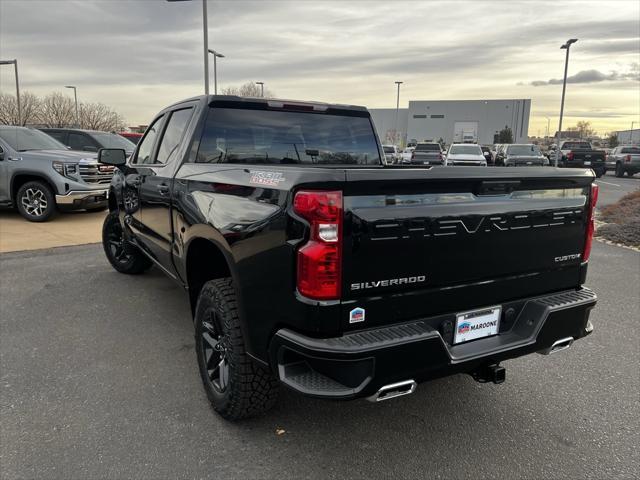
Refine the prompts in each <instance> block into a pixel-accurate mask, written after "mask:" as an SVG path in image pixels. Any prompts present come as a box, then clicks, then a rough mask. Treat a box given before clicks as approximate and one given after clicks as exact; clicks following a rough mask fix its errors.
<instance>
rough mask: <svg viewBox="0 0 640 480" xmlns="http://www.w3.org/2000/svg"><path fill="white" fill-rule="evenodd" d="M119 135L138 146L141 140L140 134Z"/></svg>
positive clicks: (127, 133)
mask: <svg viewBox="0 0 640 480" xmlns="http://www.w3.org/2000/svg"><path fill="white" fill-rule="evenodd" d="M120 135H121V136H123V137H124V138H126V139H127V140H131V141H132V142H133V143H135V144H136V145H137V144H138V142H139V141H140V139H141V138H142V134H141V133H133V132H120Z"/></svg>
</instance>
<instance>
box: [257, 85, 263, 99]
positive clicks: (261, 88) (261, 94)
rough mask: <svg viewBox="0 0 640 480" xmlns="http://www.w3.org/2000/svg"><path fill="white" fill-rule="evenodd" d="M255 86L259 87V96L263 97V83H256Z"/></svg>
mask: <svg viewBox="0 0 640 480" xmlns="http://www.w3.org/2000/svg"><path fill="white" fill-rule="evenodd" d="M256 85H260V96H261V97H264V82H256Z"/></svg>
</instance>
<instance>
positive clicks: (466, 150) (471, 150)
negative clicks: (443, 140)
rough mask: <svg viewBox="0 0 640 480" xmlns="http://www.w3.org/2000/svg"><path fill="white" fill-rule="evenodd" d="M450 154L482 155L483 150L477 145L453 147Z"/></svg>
mask: <svg viewBox="0 0 640 480" xmlns="http://www.w3.org/2000/svg"><path fill="white" fill-rule="evenodd" d="M449 153H452V154H454V155H482V150H480V147H479V146H477V145H452V146H451V150H449Z"/></svg>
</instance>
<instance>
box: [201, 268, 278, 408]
mask: <svg viewBox="0 0 640 480" xmlns="http://www.w3.org/2000/svg"><path fill="white" fill-rule="evenodd" d="M212 323H213V324H216V325H215V329H216V330H217V332H216V337H218V336H219V343H220V344H221V345H223V347H221V348H222V349H224V357H220V356H219V357H217V358H216V359H215V360H219V359H220V358H224V359H226V362H227V370H226V371H227V376H226V378H227V383H226V386H225V388H223V389H221V388H219V387H220V385H219V384H216V383H215V380H212V377H213V376H215V373H212V372H210V370H209V366H208V363H207V351H209V352H211V351H212V350H211V349H209V350H207V347H209V346H210V345H209V343H208V342H207V341H206V340H205V338H204V337H203V334H204V333H209V334H212V329H211V328H210V327H211V324H212ZM209 338H211V337H210V336H209ZM195 340H196V355H197V358H198V367H199V369H200V376H201V378H202V383H203V385H204V389H205V391H206V393H207V397H208V399H209V402H211V405H212V406H213V409H214V410H215V411H216V412H218V414H220V415H221V416H222V417H223V418H225V419H227V420H240V419H243V418H247V417H252V416H257V415H260V414H262V413H264V412H266V411H267V410H269V409H270V408H271V407H273V406H274V405H275V403H276V401H277V398H278V390H279V388H278V381H277V380H276V378H275V376H274V375H273V374H272V373H271V372H270V371H269V370H268V369H267V368H265V367H263V366H262V365H259V364H258V363H256V361H255V360H253V359H252V358H251V357H249V355H248V354H247V350H246V347H245V343H244V338H243V336H242V329H241V325H240V319H239V317H238V304H237V301H236V293H235V289H234V287H233V282H232V280H231V278H223V279H218V280H210V281H208V282H207V283H205V284H204V286H203V287H202V290H201V291H200V294H199V296H198V303H197V305H196V312H195ZM216 354H217V355H222V354H221V353H220V352H219V351H216ZM209 359H211V356H210V357H209ZM214 363H216V362H215V361H214ZM220 363H223V361H221V362H220ZM220 368H222V367H220ZM220 383H222V382H220Z"/></svg>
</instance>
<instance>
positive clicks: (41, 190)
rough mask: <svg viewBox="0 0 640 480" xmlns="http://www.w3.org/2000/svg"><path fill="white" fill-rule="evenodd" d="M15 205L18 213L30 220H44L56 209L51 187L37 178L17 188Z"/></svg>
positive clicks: (49, 217)
mask: <svg viewBox="0 0 640 480" xmlns="http://www.w3.org/2000/svg"><path fill="white" fill-rule="evenodd" d="M33 202H38V204H37V205H36V204H35V203H33ZM43 203H44V204H45V205H43ZM15 205H16V208H17V209H18V212H19V213H20V215H22V216H23V217H24V218H25V219H27V220H29V221H30V222H46V221H47V220H50V219H51V217H52V216H53V215H54V214H55V213H56V211H57V210H56V197H55V195H54V194H53V192H52V191H51V188H50V187H49V185H47V184H46V183H44V182H40V181H38V180H34V181H31V182H27V183H25V184H24V185H22V186H21V187H20V188H19V189H18V191H17V192H16V198H15ZM38 212H41V213H38Z"/></svg>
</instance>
